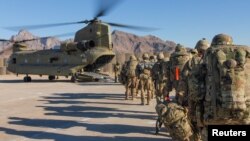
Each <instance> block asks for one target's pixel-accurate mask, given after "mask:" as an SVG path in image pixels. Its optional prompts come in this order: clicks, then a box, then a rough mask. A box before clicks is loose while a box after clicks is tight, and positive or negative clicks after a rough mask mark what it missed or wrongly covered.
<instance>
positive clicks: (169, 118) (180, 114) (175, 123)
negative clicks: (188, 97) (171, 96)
mask: <svg viewBox="0 0 250 141" xmlns="http://www.w3.org/2000/svg"><path fill="white" fill-rule="evenodd" d="M155 109H156V111H157V114H158V121H159V122H161V123H163V124H164V126H165V127H166V128H167V131H168V132H169V133H170V136H171V137H172V138H173V140H178V141H185V140H192V138H193V137H194V132H193V128H192V125H191V123H190V122H189V120H188V118H187V112H188V111H187V110H186V109H185V108H183V107H182V106H180V105H178V104H177V103H174V102H164V103H161V104H157V105H156V107H155Z"/></svg>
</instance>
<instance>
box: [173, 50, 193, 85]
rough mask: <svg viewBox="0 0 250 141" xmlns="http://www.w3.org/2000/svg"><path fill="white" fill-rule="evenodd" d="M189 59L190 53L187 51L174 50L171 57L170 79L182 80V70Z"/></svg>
mask: <svg viewBox="0 0 250 141" xmlns="http://www.w3.org/2000/svg"><path fill="white" fill-rule="evenodd" d="M188 60H189V55H188V54H187V53H186V52H174V53H173V54H172V55H171V57H170V80H171V81H172V82H173V81H179V80H181V79H182V78H181V74H180V73H181V72H182V70H183V68H184V65H185V64H186V62H187V61H188Z"/></svg>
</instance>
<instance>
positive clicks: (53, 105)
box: [0, 93, 167, 141]
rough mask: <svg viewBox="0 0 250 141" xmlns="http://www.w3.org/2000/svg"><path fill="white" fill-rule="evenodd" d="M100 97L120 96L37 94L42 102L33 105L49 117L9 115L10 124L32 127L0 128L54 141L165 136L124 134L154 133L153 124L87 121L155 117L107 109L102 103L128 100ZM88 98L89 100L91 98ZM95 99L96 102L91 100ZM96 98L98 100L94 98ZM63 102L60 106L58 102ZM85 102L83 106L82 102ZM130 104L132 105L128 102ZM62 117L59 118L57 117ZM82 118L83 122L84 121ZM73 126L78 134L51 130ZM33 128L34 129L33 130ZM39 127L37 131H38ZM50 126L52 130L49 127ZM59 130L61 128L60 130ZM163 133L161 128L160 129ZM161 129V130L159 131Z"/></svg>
mask: <svg viewBox="0 0 250 141" xmlns="http://www.w3.org/2000/svg"><path fill="white" fill-rule="evenodd" d="M100 99H107V100H109V101H112V100H114V99H124V95H123V94H105V93H73V94H72V93H56V94H54V95H52V96H47V97H41V100H40V101H42V102H45V103H44V104H43V105H40V106H37V107H38V108H43V109H44V111H45V115H47V116H51V117H52V118H53V119H48V118H47V119H39V118H32V119H31V118H22V117H9V122H8V123H9V124H10V125H17V126H14V127H19V125H20V126H21V127H23V126H28V127H35V128H27V129H32V130H30V131H29V130H27V129H26V130H21V129H20V128H18V129H15V128H14V129H13V128H6V127H0V131H2V132H5V133H6V134H11V135H18V136H23V137H26V138H30V139H52V140H54V141H67V140H73V141H78V140H79V141H80V140H81V141H82V140H94V141H106V140H111V141H113V140H123V141H130V140H136V141H156V140H157V141H159V140H167V136H166V134H163V135H161V134H160V135H158V136H165V137H161V138H159V137H157V136H155V137H152V136H151V137H131V136H127V135H126V134H130V133H138V134H141V136H143V134H144V135H149V134H151V135H152V134H154V133H155V127H154V126H152V127H147V126H137V125H126V124H120V123H118V124H117V123H115V124H108V123H106V124H98V123H90V122H88V119H92V118H94V119H97V118H100V119H101V118H102V119H106V118H107V119H108V118H109V117H115V118H120V119H124V118H126V119H128V120H130V118H133V119H134V118H137V119H146V120H155V118H156V114H155V112H147V111H139V110H136V109H135V110H134V109H133V110H126V109H119V108H110V107H108V106H107V107H106V105H109V106H112V107H117V106H116V105H119V104H121V105H127V106H131V103H127V102H126V101H123V102H120V101H118V102H113V103H112V102H106V101H100ZM91 100H92V101H91ZM93 100H96V101H97V102H94V101H93ZM98 100H99V101H98ZM61 104H63V106H62V105H61ZM85 104H86V105H85ZM87 104H92V105H93V104H100V105H103V106H92V105H91V106H88V105H87ZM132 105H133V104H132ZM56 117H58V118H59V117H81V119H83V120H80V119H79V118H78V119H79V120H80V121H76V120H59V119H58V118H56ZM60 119H62V118H60ZM85 120H86V121H85ZM73 127H79V128H80V129H81V128H82V131H83V132H82V135H80V136H77V135H71V134H70V133H69V134H62V133H55V132H51V131H55V130H60V129H69V128H73ZM33 129H35V130H33ZM38 129H39V130H38ZM51 129H53V130H51ZM62 131H63V130H62ZM84 131H91V132H93V133H102V134H105V135H111V136H112V135H113V136H112V137H101V136H91V134H90V133H85V132H84ZM162 132H163V130H162ZM162 132H161V133H162Z"/></svg>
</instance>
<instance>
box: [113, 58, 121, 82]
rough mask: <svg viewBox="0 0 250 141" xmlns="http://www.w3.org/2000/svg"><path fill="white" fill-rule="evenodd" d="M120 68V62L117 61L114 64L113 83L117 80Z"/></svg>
mask: <svg viewBox="0 0 250 141" xmlns="http://www.w3.org/2000/svg"><path fill="white" fill-rule="evenodd" d="M120 69H121V67H120V63H118V62H117V63H116V64H115V65H114V73H115V83H117V82H118V78H119V75H120Z"/></svg>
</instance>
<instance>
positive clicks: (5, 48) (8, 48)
mask: <svg viewBox="0 0 250 141" xmlns="http://www.w3.org/2000/svg"><path fill="white" fill-rule="evenodd" d="M36 38H39V37H38V36H35V35H33V34H32V33H30V32H29V31H27V30H20V31H19V32H18V34H17V35H13V36H12V37H11V38H10V40H11V41H21V40H27V39H36ZM25 44H27V46H28V48H29V49H32V50H42V49H50V48H54V47H56V46H59V45H60V40H59V39H57V38H55V37H52V38H42V39H39V40H34V41H28V42H25ZM12 45H13V43H10V42H0V56H4V57H8V56H9V55H10V54H11V53H12Z"/></svg>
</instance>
